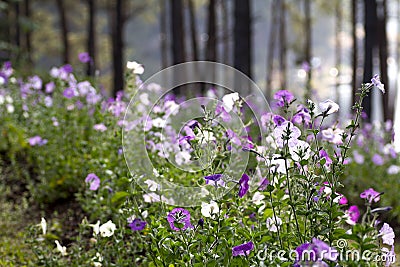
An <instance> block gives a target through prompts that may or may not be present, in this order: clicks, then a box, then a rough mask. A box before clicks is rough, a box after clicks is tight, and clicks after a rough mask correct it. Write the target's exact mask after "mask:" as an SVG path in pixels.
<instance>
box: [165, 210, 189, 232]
mask: <svg viewBox="0 0 400 267" xmlns="http://www.w3.org/2000/svg"><path fill="white" fill-rule="evenodd" d="M167 221H168V223H169V226H170V227H171V229H172V230H175V231H182V230H186V229H188V228H193V225H192V224H191V223H190V213H189V211H187V210H185V209H183V208H175V209H173V210H172V211H171V212H170V213H168V215H167ZM175 224H177V225H178V226H180V227H177V226H176V225H175Z"/></svg>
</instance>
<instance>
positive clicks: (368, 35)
mask: <svg viewBox="0 0 400 267" xmlns="http://www.w3.org/2000/svg"><path fill="white" fill-rule="evenodd" d="M364 5H365V9H364V11H365V17H364V20H365V21H364V28H365V39H364V46H365V48H364V75H363V82H364V83H370V82H371V77H372V75H373V73H372V72H373V56H374V54H373V51H374V47H375V40H376V28H375V26H376V22H377V16H376V8H377V6H376V1H375V0H364ZM372 96H373V94H372V92H371V93H370V94H369V95H368V96H367V97H365V98H364V102H363V108H364V112H365V113H366V115H367V121H368V122H370V121H371V115H372Z"/></svg>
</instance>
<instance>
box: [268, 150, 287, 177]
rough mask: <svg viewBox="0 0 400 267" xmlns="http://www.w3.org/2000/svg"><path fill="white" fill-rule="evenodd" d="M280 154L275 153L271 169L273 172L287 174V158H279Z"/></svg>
mask: <svg viewBox="0 0 400 267" xmlns="http://www.w3.org/2000/svg"><path fill="white" fill-rule="evenodd" d="M278 157H280V155H278V154H275V155H273V158H272V159H271V161H270V165H269V166H270V171H271V172H278V173H282V174H285V173H286V166H285V159H282V158H278Z"/></svg>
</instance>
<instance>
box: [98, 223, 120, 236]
mask: <svg viewBox="0 0 400 267" xmlns="http://www.w3.org/2000/svg"><path fill="white" fill-rule="evenodd" d="M115 229H116V226H115V224H114V223H113V222H112V221H111V220H109V221H108V222H106V223H105V224H103V225H101V226H100V228H99V230H100V235H101V236H102V237H110V236H112V235H113V234H114V231H115Z"/></svg>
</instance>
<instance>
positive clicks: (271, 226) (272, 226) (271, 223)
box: [267, 217, 282, 232]
mask: <svg viewBox="0 0 400 267" xmlns="http://www.w3.org/2000/svg"><path fill="white" fill-rule="evenodd" d="M281 225H282V220H281V219H280V218H279V217H276V221H275V217H274V218H267V228H268V230H270V231H271V232H278V227H280V226H281Z"/></svg>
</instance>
